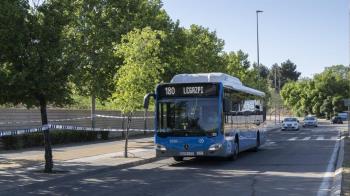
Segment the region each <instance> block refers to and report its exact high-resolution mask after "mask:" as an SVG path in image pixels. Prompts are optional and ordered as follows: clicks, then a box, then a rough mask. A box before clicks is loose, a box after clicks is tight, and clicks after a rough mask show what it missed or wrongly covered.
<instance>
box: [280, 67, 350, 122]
mask: <svg viewBox="0 0 350 196" xmlns="http://www.w3.org/2000/svg"><path fill="white" fill-rule="evenodd" d="M348 72H349V68H348V67H345V66H343V65H336V66H332V67H328V68H326V69H325V70H324V71H323V72H322V73H320V74H316V75H315V76H314V78H313V79H304V80H300V81H298V82H290V83H287V84H286V85H285V86H284V87H283V89H282V91H281V96H282V98H283V100H284V104H285V105H286V106H289V107H291V109H292V110H293V111H294V113H296V114H298V115H305V114H312V113H313V114H316V115H318V116H325V115H327V117H330V115H334V114H335V113H337V112H341V111H344V110H346V108H345V107H344V104H343V99H345V98H347V97H348V96H349V94H350V92H349V87H350V86H349V85H350V84H349V79H348V78H347V77H346V74H344V73H348Z"/></svg>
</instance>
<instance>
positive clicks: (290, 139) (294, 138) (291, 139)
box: [288, 137, 298, 141]
mask: <svg viewBox="0 0 350 196" xmlns="http://www.w3.org/2000/svg"><path fill="white" fill-rule="evenodd" d="M297 139H298V137H292V138H289V139H288V141H294V140H297Z"/></svg>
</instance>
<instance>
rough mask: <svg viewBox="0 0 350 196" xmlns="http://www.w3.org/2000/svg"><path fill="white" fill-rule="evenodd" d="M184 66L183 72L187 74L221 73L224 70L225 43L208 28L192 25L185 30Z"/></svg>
mask: <svg viewBox="0 0 350 196" xmlns="http://www.w3.org/2000/svg"><path fill="white" fill-rule="evenodd" d="M185 33H186V46H185V47H184V54H185V57H184V59H183V60H184V64H183V67H182V69H183V70H182V71H184V72H187V73H200V72H219V71H222V70H223V69H224V66H223V65H224V64H223V61H222V58H221V54H222V53H223V47H224V41H223V40H222V39H220V38H218V37H217V36H216V32H215V31H214V32H210V31H209V29H208V28H204V27H202V26H198V25H191V27H190V29H186V30H185Z"/></svg>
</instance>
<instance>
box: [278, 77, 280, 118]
mask: <svg viewBox="0 0 350 196" xmlns="http://www.w3.org/2000/svg"><path fill="white" fill-rule="evenodd" d="M278 75H280V74H278ZM280 91H281V77H280V76H278V97H279V95H280ZM278 122H279V123H280V122H281V103H280V99H278Z"/></svg>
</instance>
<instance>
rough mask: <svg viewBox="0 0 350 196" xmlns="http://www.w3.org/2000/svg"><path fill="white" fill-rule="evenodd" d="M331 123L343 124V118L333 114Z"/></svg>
mask: <svg viewBox="0 0 350 196" xmlns="http://www.w3.org/2000/svg"><path fill="white" fill-rule="evenodd" d="M331 123H332V124H343V120H342V118H341V117H340V116H334V117H333V118H332V120H331Z"/></svg>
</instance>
